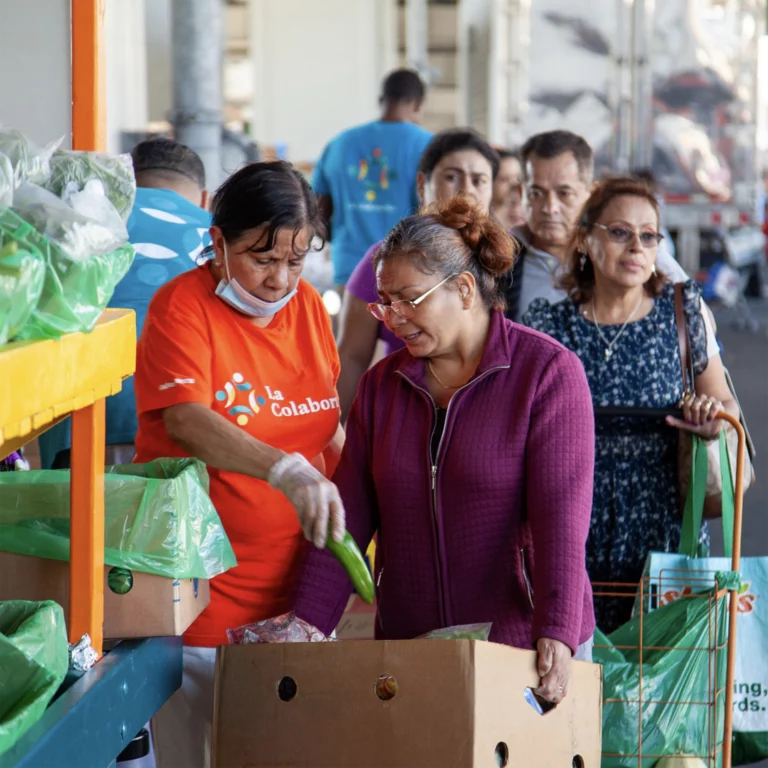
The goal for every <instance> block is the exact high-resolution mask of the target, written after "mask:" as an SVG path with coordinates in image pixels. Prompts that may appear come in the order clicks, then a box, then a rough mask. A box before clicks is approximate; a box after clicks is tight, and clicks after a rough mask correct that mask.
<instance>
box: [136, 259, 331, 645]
mask: <svg viewBox="0 0 768 768" xmlns="http://www.w3.org/2000/svg"><path fill="white" fill-rule="evenodd" d="M298 288H299V291H298V294H297V295H296V296H295V297H294V298H293V299H291V301H290V302H288V304H287V306H286V307H285V308H284V309H282V310H281V311H280V312H278V313H277V314H276V315H275V317H274V319H273V320H272V323H271V324H270V325H269V326H268V327H266V328H259V327H258V326H256V325H254V324H253V323H252V322H251V321H250V320H249V319H248V318H247V317H245V316H244V315H242V314H240V313H239V312H236V311H235V310H233V309H231V308H230V307H229V306H228V305H227V304H225V303H224V302H223V301H222V300H221V299H220V298H219V297H218V296H216V294H215V289H216V281H215V280H214V278H213V276H212V275H211V272H210V270H209V268H208V266H207V265H205V266H202V267H200V268H198V269H195V270H192V271H190V272H187V273H185V274H183V275H180V276H179V277H177V278H175V279H174V280H172V281H170V282H169V283H167V284H166V285H164V286H163V287H162V288H160V290H159V291H158V292H157V293H156V294H155V297H154V298H153V300H152V303H151V304H150V306H149V312H148V314H147V318H146V321H145V323H144V330H143V333H142V335H141V338H140V339H139V343H138V347H137V360H136V376H135V391H136V405H137V411H138V417H139V429H138V434H137V436H136V461H137V462H147V461H151V460H152V459H156V458H159V457H162V456H187V455H188V454H187V453H185V452H184V451H183V450H182V449H181V448H179V446H178V445H176V444H175V443H174V442H172V441H171V439H170V438H169V437H168V434H167V432H166V430H165V426H164V424H163V416H162V411H163V409H164V408H168V407H170V406H172V405H178V404H180V403H202V404H204V405H206V406H208V407H209V408H212V409H213V410H214V411H215V412H216V413H218V414H220V415H221V416H222V417H223V418H225V419H227V421H229V422H230V423H231V424H236V425H237V426H239V427H240V428H241V429H244V430H245V431H246V432H248V433H249V434H250V435H252V436H253V437H255V438H256V439H257V440H260V441H261V442H263V443H267V444H269V445H272V446H274V447H275V448H279V449H281V450H283V451H287V452H289V453H296V452H298V453H302V454H304V456H306V457H307V459H309V460H310V461H314V463H315V465H316V466H320V467H323V466H324V465H323V460H322V455H321V454H322V452H323V450H325V448H326V447H327V446H328V444H329V442H330V440H331V438H332V437H333V436H334V434H335V432H336V429H337V427H338V425H339V401H338V394H337V391H336V381H337V379H338V374H339V357H338V353H337V351H336V345H335V342H334V339H333V333H332V331H331V323H330V318H329V317H328V313H327V312H326V310H325V307H324V306H323V303H322V299H321V298H320V296H319V294H318V293H317V291H316V290H315V289H314V288H313V287H312V286H311V285H309V283H307V282H305V281H304V280H301V281H300V282H299V286H298ZM208 472H209V474H210V479H211V488H210V493H211V499H212V500H213V504H214V506H215V507H216V510H217V512H218V513H219V516H220V517H221V521H222V523H223V525H224V529H225V530H226V532H227V535H228V536H229V540H230V542H231V543H232V548H233V549H234V551H235V555H236V557H237V562H238V565H237V567H235V568H232V569H230V570H229V571H227V572H226V573H223V574H221V575H219V576H217V577H216V578H214V579H213V580H212V581H211V602H210V605H209V606H208V608H206V610H205V611H204V612H203V613H202V614H201V615H200V617H199V618H198V619H197V620H196V621H195V623H194V624H193V625H192V626H191V627H190V628H189V630H188V631H187V633H186V634H185V637H184V641H185V643H186V644H187V645H199V646H209V647H210V646H216V645H221V644H224V643H226V642H227V637H226V630H227V629H230V628H235V627H239V626H241V625H242V624H247V623H249V622H253V621H260V620H262V619H266V618H270V617H271V616H276V615H278V614H280V613H283V612H285V611H286V610H288V609H289V608H290V603H291V598H292V590H293V585H294V580H295V577H296V575H297V574H296V571H297V567H298V563H299V557H300V552H301V547H302V543H303V537H302V534H301V529H300V527H299V523H298V519H297V517H296V512H295V510H294V508H293V506H292V505H291V504H290V502H289V501H288V500H287V499H286V498H285V496H283V494H281V493H279V492H278V491H276V490H273V489H272V488H270V486H269V485H268V484H267V483H266V482H264V481H262V480H256V479H255V478H252V477H247V476H245V475H240V474H236V473H233V472H223V471H220V470H217V469H214V468H212V467H209V468H208Z"/></svg>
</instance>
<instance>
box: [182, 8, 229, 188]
mask: <svg viewBox="0 0 768 768" xmlns="http://www.w3.org/2000/svg"><path fill="white" fill-rule="evenodd" d="M223 13H224V3H223V0H173V5H172V17H171V18H172V46H173V112H172V116H171V122H172V123H173V125H174V128H175V135H176V139H177V140H178V141H180V142H181V143H183V144H186V145H187V146H188V147H191V148H192V149H194V150H195V152H197V154H198V155H200V157H201V158H202V161H203V164H204V165H205V173H206V183H207V186H208V188H209V189H214V188H215V187H217V186H218V185H219V183H220V182H221V180H222V175H223V173H222V163H221V128H222V55H223V44H224V39H223V34H224V33H223Z"/></svg>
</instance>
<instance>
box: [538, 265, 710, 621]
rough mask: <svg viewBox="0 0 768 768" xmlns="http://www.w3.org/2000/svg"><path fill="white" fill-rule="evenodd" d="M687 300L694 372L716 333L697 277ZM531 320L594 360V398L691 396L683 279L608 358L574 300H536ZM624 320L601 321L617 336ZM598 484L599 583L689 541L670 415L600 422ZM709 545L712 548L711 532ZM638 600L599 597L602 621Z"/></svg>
mask: <svg viewBox="0 0 768 768" xmlns="http://www.w3.org/2000/svg"><path fill="white" fill-rule="evenodd" d="M683 306H684V309H685V315H686V319H687V322H688V327H689V332H690V335H691V354H692V357H693V365H694V371H695V373H696V375H699V374H701V373H702V372H703V371H704V369H705V368H706V367H707V340H706V330H705V327H704V321H703V319H702V317H701V294H700V291H699V288H698V287H697V285H696V284H695V283H694V282H693V281H692V280H691V281H689V282H687V283H686V284H685V285H684V290H683ZM523 323H524V324H525V325H528V326H530V327H531V328H533V329H535V330H537V331H542V332H543V333H546V334H548V335H549V336H552V337H553V338H554V339H556V340H557V341H559V342H560V343H561V344H563V346H565V347H567V348H568V349H570V350H572V351H573V352H575V353H576V354H577V355H578V356H579V358H580V359H581V362H582V364H583V365H584V370H585V371H586V374H587V379H588V381H589V386H590V389H591V391H592V402H593V404H594V405H595V406H596V407H599V406H629V407H644V408H668V407H670V406H674V405H676V404H677V403H678V401H679V400H680V397H681V396H682V380H681V374H680V353H679V351H678V342H677V326H676V324H675V300H674V286H673V285H671V284H669V285H666V286H665V287H664V289H663V292H662V294H661V296H659V298H658V299H656V301H655V304H654V307H653V309H652V310H651V312H650V313H649V314H648V315H647V316H646V317H644V318H642V319H641V320H637V321H635V322H632V323H630V324H629V325H628V326H627V328H626V330H625V331H624V333H623V334H622V335H621V338H620V339H619V340H618V341H617V342H616V344H615V345H614V347H613V352H612V354H611V355H610V357H606V345H605V343H604V342H603V341H602V339H601V338H600V336H599V335H598V333H597V329H596V328H595V325H594V323H593V322H592V320H591V319H589V318H587V317H583V316H582V315H580V314H579V307H578V305H577V304H576V302H574V301H573V300H571V299H565V300H564V301H561V302H559V303H557V304H554V305H553V304H550V303H549V302H548V301H546V300H545V299H537V300H536V301H534V302H533V303H532V304H531V305H530V307H529V309H528V311H527V312H526V314H525V316H524V317H523ZM620 329H621V326H620V325H616V326H612V325H611V326H601V327H600V330H601V331H602V333H603V335H604V336H605V338H606V339H607V340H608V342H611V341H612V340H613V339H614V338H615V336H616V335H617V334H618V332H619V330H620ZM596 422H597V423H596V445H595V488H594V497H593V502H592V523H591V527H590V533H589V539H588V542H587V569H588V571H589V576H590V578H591V580H592V581H593V582H624V583H630V584H631V583H636V582H639V581H640V579H641V578H642V575H643V568H644V565H645V560H646V556H647V555H648V553H649V552H652V551H653V552H674V551H677V548H678V546H679V544H680V528H681V517H680V496H679V490H678V489H679V485H678V473H677V445H678V431H677V430H676V429H673V428H671V427H669V426H667V425H666V424H664V422H663V421H658V422H655V421H653V422H652V421H648V420H643V419H616V418H614V419H609V420H608V419H597V420H596ZM700 544H701V548H702V549H703V550H705V551H708V549H709V540H708V531H707V530H706V528H703V529H702V538H701V541H700ZM631 610H632V600H629V599H625V598H606V597H599V598H596V599H595V612H596V617H597V625H598V627H599V628H600V629H601V630H602V631H603V632H605V633H610V632H612V631H613V630H614V629H616V628H617V627H618V626H620V625H621V624H623V623H624V622H625V621H627V620H628V619H629V617H630V615H631Z"/></svg>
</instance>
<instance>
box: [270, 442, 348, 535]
mask: <svg viewBox="0 0 768 768" xmlns="http://www.w3.org/2000/svg"><path fill="white" fill-rule="evenodd" d="M267 480H268V482H269V484H270V485H271V486H272V487H273V488H276V489H277V490H278V491H280V492H281V493H283V494H284V495H285V497H286V498H287V499H288V501H290V502H291V504H293V506H294V507H295V508H296V514H297V515H298V517H299V523H301V528H302V530H303V531H304V535H305V536H306V537H307V539H309V540H310V541H312V542H313V543H314V545H315V546H316V547H317V548H318V549H322V548H323V547H324V546H325V543H326V539H327V538H328V525H329V522H330V527H331V535H332V537H333V539H334V540H335V541H337V542H341V541H342V540H343V539H344V534H345V522H344V505H343V504H342V503H341V497H340V496H339V491H338V490H337V488H336V486H335V485H334V484H333V483H332V482H331V481H330V480H328V479H326V478H325V477H324V476H323V475H322V474H321V473H320V472H318V470H317V469H315V467H313V466H312V465H311V464H310V463H309V462H308V461H307V459H306V458H304V456H302V455H301V454H300V453H289V454H286V455H285V456H283V457H282V458H281V459H279V460H278V461H277V462H276V463H275V464H274V465H273V466H272V468H271V469H270V470H269V474H268V476H267Z"/></svg>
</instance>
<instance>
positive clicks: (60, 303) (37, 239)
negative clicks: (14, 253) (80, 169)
mask: <svg viewBox="0 0 768 768" xmlns="http://www.w3.org/2000/svg"><path fill="white" fill-rule="evenodd" d="M98 202H99V203H100V209H101V207H103V206H104V205H109V202H108V201H107V200H105V199H104V198H103V196H102V197H101V199H100V200H99V201H98ZM100 209H99V210H100ZM13 210H14V211H15V212H16V213H17V214H18V215H19V216H20V217H21V218H22V219H24V221H26V222H27V223H28V224H30V225H31V226H32V227H34V229H35V230H36V231H34V232H33V233H31V234H30V235H29V240H30V241H31V242H32V243H33V244H34V245H35V246H37V248H39V250H40V252H41V253H42V254H43V257H44V258H45V262H46V272H45V283H44V285H43V291H42V295H41V296H40V300H39V302H38V304H37V307H36V308H35V310H34V312H33V313H32V316H31V318H30V320H29V321H28V322H27V324H26V325H25V326H24V328H22V329H21V331H20V333H19V334H18V338H20V339H41V338H59V337H60V336H62V335H64V334H66V333H75V332H79V331H86V332H87V331H91V330H92V329H93V327H94V326H95V325H96V322H97V321H98V319H99V317H100V316H101V313H102V312H103V311H104V309H105V308H106V306H107V304H108V303H109V300H110V299H111V298H112V294H113V293H114V290H115V286H116V285H117V284H118V282H120V280H122V279H123V277H124V276H125V274H126V272H128V269H129V268H130V266H131V263H132V262H133V257H134V250H133V246H131V245H130V244H129V243H128V242H127V232H126V231H125V227H124V225H122V222H121V221H120V219H119V217H118V216H117V215H116V214H115V216H114V217H113V219H112V221H113V222H114V221H115V220H116V221H117V222H120V224H119V230H118V229H117V228H115V227H108V226H104V224H102V223H100V222H99V221H98V220H96V218H92V217H89V216H86V215H84V213H87V212H88V210H87V209H85V210H83V209H81V212H80V213H78V212H77V211H75V210H74V209H73V208H71V207H70V206H69V205H67V204H66V203H65V202H64V201H63V200H61V199H59V198H58V197H56V195H54V194H53V193H52V192H49V191H48V190H45V189H43V188H42V187H39V186H36V185H34V184H29V183H24V184H22V185H21V186H20V187H19V188H18V189H17V190H16V193H15V194H14V200H13ZM99 210H93V211H91V213H93V216H94V217H97V216H99V215H100V213H99Z"/></svg>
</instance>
